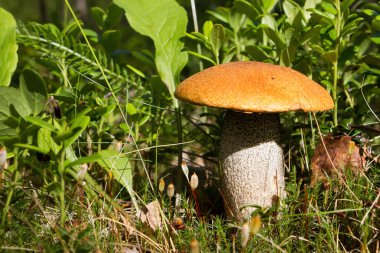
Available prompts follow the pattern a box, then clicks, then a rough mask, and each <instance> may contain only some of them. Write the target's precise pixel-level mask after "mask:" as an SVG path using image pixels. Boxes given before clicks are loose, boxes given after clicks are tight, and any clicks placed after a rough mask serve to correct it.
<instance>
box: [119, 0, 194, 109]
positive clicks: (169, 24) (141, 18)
mask: <svg viewBox="0 0 380 253" xmlns="http://www.w3.org/2000/svg"><path fill="white" fill-rule="evenodd" d="M114 3H116V4H117V5H119V6H120V7H122V8H123V9H124V11H125V15H126V17H127V19H128V22H129V24H130V25H131V27H132V28H133V29H134V30H136V31H137V32H139V33H141V34H142V35H145V36H148V37H150V38H151V39H152V40H153V42H154V46H155V48H156V55H155V63H156V67H157V70H158V73H159V75H160V77H161V79H162V81H163V82H164V83H165V85H166V86H167V87H168V90H169V92H170V95H171V96H172V98H173V103H174V105H175V106H176V107H178V101H177V100H176V99H175V98H174V90H175V87H176V84H178V83H179V74H180V72H181V70H182V69H183V68H184V67H185V65H186V63H187V60H188V56H187V52H184V51H183V47H184V43H183V42H182V41H180V38H181V37H182V36H184V35H185V32H186V25H187V14H186V11H185V9H184V8H182V7H181V6H180V5H179V4H178V3H177V2H176V1H175V0H128V1H127V0H114Z"/></svg>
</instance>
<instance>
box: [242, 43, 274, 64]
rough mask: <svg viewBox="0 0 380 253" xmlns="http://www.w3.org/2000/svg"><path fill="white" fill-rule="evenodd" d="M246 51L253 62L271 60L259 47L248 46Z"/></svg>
mask: <svg viewBox="0 0 380 253" xmlns="http://www.w3.org/2000/svg"><path fill="white" fill-rule="evenodd" d="M245 50H246V51H247V53H248V55H249V58H250V59H252V60H256V61H264V60H267V59H269V58H270V57H269V55H268V54H267V53H266V52H265V51H264V50H263V49H261V48H260V47H258V46H247V47H246V49H245Z"/></svg>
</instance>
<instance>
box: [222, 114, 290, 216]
mask: <svg viewBox="0 0 380 253" xmlns="http://www.w3.org/2000/svg"><path fill="white" fill-rule="evenodd" d="M279 139H280V120H279V115H278V114H277V113H271V114H269V113H261V114H259V113H252V114H247V113H240V112H233V111H228V112H227V114H226V116H225V119H224V125H223V130H222V136H221V143H220V146H221V147H220V156H221V159H222V163H223V168H222V192H223V195H224V198H225V200H226V203H225V204H226V209H227V212H229V211H231V212H232V215H233V216H234V217H235V218H237V219H239V220H241V219H247V218H249V217H250V214H251V213H252V212H253V211H254V210H255V209H256V207H255V206H261V207H271V206H272V202H273V201H274V200H277V199H278V197H280V198H282V197H284V194H285V179H284V160H283V152H282V148H281V146H280V145H279V143H278V142H279Z"/></svg>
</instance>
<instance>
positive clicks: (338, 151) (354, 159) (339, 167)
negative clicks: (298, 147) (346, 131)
mask: <svg viewBox="0 0 380 253" xmlns="http://www.w3.org/2000/svg"><path fill="white" fill-rule="evenodd" d="M323 142H324V144H325V146H326V149H327V152H328V154H329V156H330V158H331V160H330V158H329V156H328V155H327V153H326V149H325V147H324V145H323V143H320V144H319V145H318V146H317V147H316V149H315V151H314V155H313V157H312V158H311V171H312V178H311V186H315V184H317V183H318V182H320V181H322V182H324V183H326V182H327V177H332V178H337V177H338V174H337V173H339V174H340V175H342V176H343V175H344V172H346V171H347V170H350V171H351V173H352V175H355V176H359V175H361V174H362V173H363V171H364V167H365V163H366V161H365V157H364V156H362V155H360V148H359V147H358V146H357V145H356V144H355V142H353V141H352V137H351V136H347V135H343V136H333V135H332V134H330V135H327V136H326V137H324V138H323Z"/></svg>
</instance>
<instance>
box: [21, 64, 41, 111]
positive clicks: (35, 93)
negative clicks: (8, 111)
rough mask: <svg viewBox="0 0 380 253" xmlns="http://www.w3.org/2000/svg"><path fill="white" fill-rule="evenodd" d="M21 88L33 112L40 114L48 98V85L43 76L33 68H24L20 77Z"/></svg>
mask: <svg viewBox="0 0 380 253" xmlns="http://www.w3.org/2000/svg"><path fill="white" fill-rule="evenodd" d="M20 90H21V94H22V95H23V97H24V99H25V102H26V103H27V104H28V105H29V108H30V110H31V111H32V114H33V115H37V114H39V113H40V112H41V111H42V110H43V109H44V107H45V105H46V100H47V91H46V86H45V82H44V80H43V79H42V78H41V76H40V75H39V74H38V73H37V72H35V71H33V70H31V69H24V70H23V71H22V73H21V77H20Z"/></svg>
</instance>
